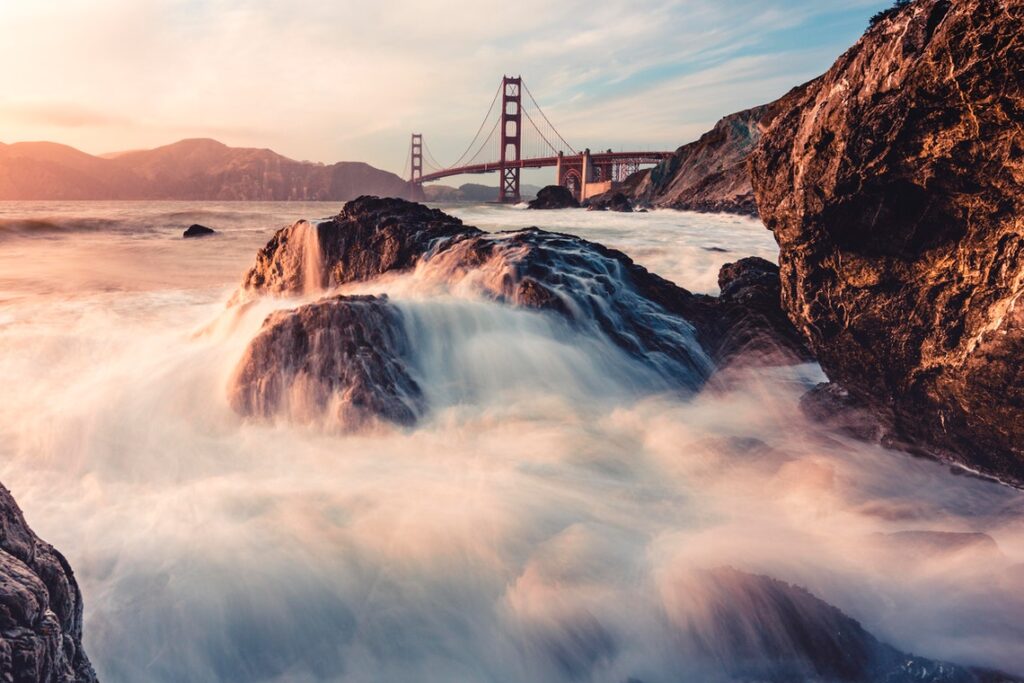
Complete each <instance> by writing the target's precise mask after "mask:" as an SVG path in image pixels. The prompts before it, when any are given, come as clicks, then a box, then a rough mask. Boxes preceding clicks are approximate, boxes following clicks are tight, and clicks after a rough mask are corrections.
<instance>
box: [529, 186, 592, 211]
mask: <svg viewBox="0 0 1024 683" xmlns="http://www.w3.org/2000/svg"><path fill="white" fill-rule="evenodd" d="M579 207H580V203H579V202H578V201H576V197H574V196H573V194H572V191H571V190H570V189H569V188H567V187H562V186H561V185H548V186H547V187H545V188H543V189H541V191H540V192H538V193H537V198H536V199H534V200H533V201H532V202H530V203H529V208H531V209H578V208H579Z"/></svg>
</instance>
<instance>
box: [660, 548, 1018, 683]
mask: <svg viewBox="0 0 1024 683" xmlns="http://www.w3.org/2000/svg"><path fill="white" fill-rule="evenodd" d="M674 588H675V589H676V592H677V593H678V594H679V595H680V601H681V604H679V605H677V606H675V607H676V610H675V611H674V612H673V611H670V617H671V618H673V619H674V620H675V621H677V622H678V625H680V626H682V627H683V629H684V631H685V632H686V633H687V635H688V637H687V638H686V645H685V647H687V648H688V649H689V650H690V652H688V653H687V654H688V655H689V656H688V659H689V658H691V657H692V658H693V659H696V660H703V661H712V662H716V663H717V664H718V666H719V667H720V668H721V669H724V672H725V673H726V675H727V676H728V677H729V678H730V679H732V680H742V681H772V682H778V683H783V682H785V683H798V682H801V681H807V682H808V683H810V682H811V681H851V682H853V681H857V682H862V683H921V682H928V683H1000V682H1002V683H1006V682H1010V681H1014V680H1018V679H1015V678H1014V677H1012V676H1008V675H1006V674H1003V673H999V672H994V671H988V670H981V669H971V668H967V667H963V666H957V665H956V664H950V663H947V662H939V661H935V660H931V659H927V658H924V657H918V656H915V655H912V654H908V653H905V652H901V651H899V650H897V649H896V648H894V647H892V646H890V645H887V644H885V643H882V642H880V641H879V640H878V639H877V638H875V637H874V636H873V635H871V633H869V632H868V631H867V630H865V629H864V627H863V626H861V625H860V624H859V623H858V622H857V621H856V620H854V619H852V618H851V617H849V616H847V615H846V614H844V613H843V612H842V611H840V610H839V609H837V608H836V607H833V606H832V605H830V604H828V603H827V602H825V601H823V600H821V599H819V598H817V597H815V596H814V595H812V594H811V593H810V592H808V591H806V590H804V589H803V588H799V587H797V586H792V585H790V584H787V583H784V582H782V581H778V580H776V579H773V578H771V577H768V576H762V575H757V574H748V573H746V572H741V571H738V570H736V569H733V568H731V567H722V568H718V569H713V570H709V571H696V572H693V573H692V574H691V575H689V576H687V577H685V578H683V579H682V580H681V581H680V583H679V584H678V585H676V586H675V587H674Z"/></svg>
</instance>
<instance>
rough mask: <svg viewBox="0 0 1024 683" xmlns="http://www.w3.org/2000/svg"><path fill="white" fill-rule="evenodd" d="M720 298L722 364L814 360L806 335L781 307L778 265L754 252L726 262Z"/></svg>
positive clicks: (719, 357) (718, 353)
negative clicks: (734, 260) (805, 340)
mask: <svg viewBox="0 0 1024 683" xmlns="http://www.w3.org/2000/svg"><path fill="white" fill-rule="evenodd" d="M718 287H719V289H720V291H721V293H720V294H719V297H718V300H717V301H716V306H715V309H716V312H717V319H716V320H715V321H714V322H715V324H716V326H717V327H718V328H719V330H720V331H719V333H718V339H719V341H718V344H717V346H716V349H715V354H714V358H715V361H716V363H717V364H718V365H719V366H723V365H725V364H727V363H729V362H732V361H737V362H742V363H745V364H751V363H757V364H789V363H797V362H807V361H811V360H813V356H812V355H811V353H810V351H809V350H808V349H807V345H806V343H805V342H804V339H803V337H802V336H801V335H800V333H799V332H797V330H796V328H794V327H793V324H792V323H791V322H790V321H789V319H788V318H787V317H786V314H785V312H784V311H783V309H782V303H781V299H782V292H781V285H780V282H779V267H778V266H776V265H775V264H774V263H771V262H770V261H766V260H764V259H763V258H758V257H756V256H750V257H747V258H744V259H740V260H739V261H736V262H734V263H727V264H725V265H724V266H722V269H721V270H720V271H719V273H718Z"/></svg>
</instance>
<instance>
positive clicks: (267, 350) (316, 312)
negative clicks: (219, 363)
mask: <svg viewBox="0 0 1024 683" xmlns="http://www.w3.org/2000/svg"><path fill="white" fill-rule="evenodd" d="M409 350H410V340H409V339H408V337H407V336H406V334H405V330H404V328H403V327H402V325H401V320H400V318H399V315H398V313H397V312H396V311H395V310H394V309H393V308H392V307H391V306H390V305H389V304H388V302H387V298H386V297H373V296H339V297H334V298H331V299H325V300H323V301H319V302H317V303H314V304H310V305H307V306H302V307H301V308H297V309H295V310H293V311H279V312H277V313H274V314H272V315H271V316H269V317H268V318H267V320H266V321H265V322H264V324H263V329H262V330H260V333H259V335H257V336H256V338H255V339H253V340H252V342H251V343H250V344H249V348H248V349H247V350H246V353H245V356H244V357H243V358H242V360H241V362H240V363H239V365H238V368H237V369H236V370H235V376H234V378H233V379H232V381H231V388H230V391H229V401H230V403H231V406H232V407H233V408H234V409H235V410H236V411H237V412H238V413H240V414H242V415H249V416H255V417H263V418H270V417H275V416H278V415H284V416H287V417H289V418H291V419H292V420H294V421H297V422H313V421H316V420H319V419H321V418H323V417H325V416H327V417H328V418H329V419H330V420H331V422H332V423H333V424H336V425H338V426H340V427H341V428H342V429H345V430H347V431H358V430H362V429H365V428H367V427H371V426H373V425H374V424H375V423H376V422H377V421H385V422H389V423H394V424H399V425H411V424H413V423H414V422H415V421H416V419H417V417H418V416H419V415H420V414H421V413H422V412H423V408H424V403H423V393H422V391H421V390H420V387H419V385H418V384H417V383H416V381H415V380H414V379H413V378H412V377H411V376H410V374H409V372H408V370H407V367H406V358H407V357H408V355H409Z"/></svg>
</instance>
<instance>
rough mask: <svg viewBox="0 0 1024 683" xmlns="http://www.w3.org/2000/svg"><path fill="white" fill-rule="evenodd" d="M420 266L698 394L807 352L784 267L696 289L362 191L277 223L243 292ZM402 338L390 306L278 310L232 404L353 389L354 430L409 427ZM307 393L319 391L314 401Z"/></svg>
mask: <svg viewBox="0 0 1024 683" xmlns="http://www.w3.org/2000/svg"><path fill="white" fill-rule="evenodd" d="M310 245H312V246H310ZM310 252H316V255H317V257H316V258H313V259H311V258H310ZM414 267H416V268H418V277H423V278H428V279H432V280H434V281H437V282H439V283H440V284H447V285H454V284H456V283H460V282H463V281H465V282H468V283H469V285H470V286H471V287H473V288H475V289H476V290H477V291H479V292H480V293H481V294H483V295H485V296H488V297H491V298H493V299H495V300H497V301H501V302H504V303H507V304H510V305H514V306H521V307H525V308H534V309H539V310H544V311H548V312H550V313H551V314H553V315H558V316H560V317H562V318H564V319H565V320H567V321H568V322H569V323H570V324H571V325H572V326H574V327H576V328H577V329H581V330H584V331H586V332H587V333H589V334H593V335H602V336H604V337H606V338H607V339H609V340H610V341H611V342H613V343H614V344H616V345H617V346H618V347H620V348H621V349H622V350H623V351H625V352H626V353H627V354H629V355H630V356H632V357H634V358H636V359H637V360H638V361H640V362H641V363H642V364H643V365H645V366H646V367H648V368H650V369H653V370H655V371H656V373H657V375H658V376H659V377H661V378H663V379H664V381H665V382H666V383H668V384H670V385H671V386H673V387H677V388H682V389H688V390H695V389H697V388H699V387H700V386H701V385H702V384H703V383H704V382H705V381H706V380H707V378H708V377H709V376H710V375H711V373H712V372H713V371H714V369H715V366H716V364H718V365H724V364H725V363H727V362H729V363H731V362H734V361H736V360H737V359H738V358H740V357H742V358H744V359H747V360H748V361H752V362H767V363H791V362H796V361H799V360H802V359H804V358H806V350H805V349H804V348H803V347H802V345H801V343H800V339H799V336H798V335H797V333H796V332H795V330H793V328H792V326H791V325H790V324H789V323H788V321H787V320H786V319H785V316H784V315H783V314H782V312H781V310H780V309H779V294H778V292H779V285H778V276H777V269H776V268H775V266H774V265H772V264H770V263H768V262H767V261H763V260H761V259H746V260H744V261H741V262H739V263H738V264H733V265H732V266H729V267H728V269H727V271H725V275H723V278H724V279H723V283H724V284H723V286H724V289H725V291H726V295H725V296H723V297H721V298H714V297H709V296H703V295H695V294H692V293H691V292H689V291H687V290H685V289H683V288H682V287H678V286H677V285H675V284H674V283H672V282H669V281H668V280H665V279H664V278H661V277H659V276H657V275H655V274H653V273H650V272H649V271H647V270H646V269H645V268H643V267H641V266H639V265H637V264H635V263H634V262H633V261H632V260H631V259H630V258H629V257H628V256H626V255H625V254H623V253H622V252H619V251H616V250H614V249H608V248H607V247H604V246H602V245H600V244H596V243H594V242H589V241H587V240H584V239H582V238H580V237H576V236H574V235H565V234H560V233H553V232H547V231H544V230H539V229H537V228H528V229H525V230H518V231H513V232H504V233H495V234H491V233H484V232H482V231H480V230H477V229H476V228H473V227H469V226H465V225H463V224H462V223H461V222H460V221H458V220H457V219H454V218H451V217H449V216H446V215H445V214H443V213H441V212H439V211H435V210H431V209H428V208H426V207H424V206H420V205H418V204H413V203H410V202H405V201H402V200H391V199H389V200H378V199H375V198H361V199H359V200H357V201H356V202H353V203H352V204H351V205H349V206H346V207H345V211H343V212H342V214H341V215H340V216H339V217H338V218H337V219H334V220H333V221H328V222H326V223H321V224H320V225H319V226H317V227H316V228H314V227H313V226H311V225H310V224H308V223H305V222H300V223H296V224H295V225H294V226H291V227H289V228H285V229H283V230H281V231H278V233H277V234H276V235H275V236H274V237H273V238H272V239H271V241H270V243H268V245H267V246H266V247H265V248H264V249H263V250H261V251H260V253H259V255H258V257H257V265H256V266H255V267H254V268H253V269H252V270H251V271H250V272H249V274H248V275H247V277H246V281H245V287H247V288H249V289H252V290H255V291H257V292H259V291H266V292H273V293H278V294H292V293H299V292H303V291H310V288H311V287H310V285H309V280H310V277H311V275H312V279H313V280H314V284H313V285H312V289H314V290H316V289H320V288H322V287H326V286H327V285H334V284H340V283H345V282H351V281H356V280H368V279H372V278H373V277H376V276H378V275H381V274H383V273H386V272H392V271H404V270H410V269H412V268H414ZM374 326H380V328H381V329H379V330H376V332H375V331H374ZM321 328H322V330H323V333H322V334H321V333H319V332H318V331H317V330H319V329H321ZM373 334H377V335H379V336H380V338H379V339H377V340H376V342H375V343H374V344H372V345H370V347H372V348H366V349H362V347H360V349H362V350H361V351H360V354H355V353H350V352H348V351H346V352H345V353H344V354H342V355H340V356H330V353H329V351H330V349H331V348H346V349H347V348H348V346H346V345H351V344H352V343H359V340H365V339H370V338H372V335H373ZM352 335H356V337H355V338H354V339H355V341H353V338H352ZM404 335H405V332H404V331H403V330H402V328H401V324H400V321H398V320H397V318H396V317H395V316H394V313H393V311H392V309H391V308H390V305H388V304H387V302H386V301H384V300H378V299H357V298H352V297H343V298H338V299H329V300H325V301H322V302H319V303H317V304H313V306H312V307H309V306H306V307H302V308H299V309H297V310H296V311H294V312H291V313H277V314H274V315H273V316H271V317H270V318H269V319H268V320H267V323H266V324H265V326H264V329H263V332H261V334H260V336H259V337H257V339H256V340H254V341H253V343H252V345H251V346H250V349H249V351H248V353H247V354H246V357H245V359H243V361H242V363H241V365H240V366H239V371H238V373H237V375H236V380H235V382H234V384H233V389H232V397H231V402H232V405H233V406H234V407H235V409H236V410H237V411H238V412H240V413H242V414H245V415H258V416H264V417H266V416H271V415H275V414H290V415H292V416H293V417H296V418H298V419H302V420H309V419H312V418H313V417H315V416H316V415H320V414H322V413H324V412H329V411H337V410H342V408H339V407H338V406H337V405H335V404H333V403H331V401H332V400H333V399H334V398H337V397H339V396H343V397H344V401H343V403H344V402H352V401H353V400H357V401H358V408H359V410H357V411H356V412H357V414H358V415H359V417H356V418H350V417H348V416H345V415H342V416H341V417H342V418H343V419H342V420H341V422H342V423H343V424H351V425H356V426H358V425H359V424H360V423H361V422H362V421H363V420H364V418H365V417H366V416H367V415H376V416H377V417H380V418H382V419H384V420H387V421H391V422H398V423H401V424H409V423H411V422H412V421H414V420H415V419H416V416H417V415H419V414H420V412H421V411H422V409H423V408H424V406H423V403H422V400H421V398H420V392H419V389H418V387H416V386H415V382H414V381H413V380H412V378H411V376H410V375H408V373H407V372H405V370H404V367H405V363H404V355H403V354H404V353H405V349H407V348H408V341H407V340H406V338H405V336H404ZM367 359H369V360H367ZM367 373H368V374H367ZM339 378H340V379H339ZM352 387H355V388H354V389H353V388H352ZM304 391H305V392H308V393H310V395H311V396H312V397H313V398H312V399H311V403H309V404H306V403H303V402H302V398H301V396H302V392H304ZM346 410H347V409H346Z"/></svg>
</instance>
